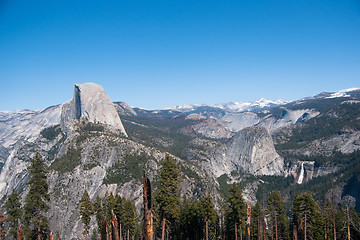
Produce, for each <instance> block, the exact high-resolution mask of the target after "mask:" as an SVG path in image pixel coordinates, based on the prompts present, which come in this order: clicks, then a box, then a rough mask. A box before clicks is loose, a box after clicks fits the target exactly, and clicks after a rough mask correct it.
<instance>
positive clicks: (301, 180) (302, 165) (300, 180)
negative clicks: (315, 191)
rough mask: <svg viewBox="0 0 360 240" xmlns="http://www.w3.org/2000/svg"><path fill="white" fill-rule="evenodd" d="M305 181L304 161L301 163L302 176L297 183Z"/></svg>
mask: <svg viewBox="0 0 360 240" xmlns="http://www.w3.org/2000/svg"><path fill="white" fill-rule="evenodd" d="M303 181H304V163H303V162H302V163H301V170H300V176H299V179H298V181H297V184H302V182H303Z"/></svg>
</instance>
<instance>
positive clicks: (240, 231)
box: [240, 224, 243, 240]
mask: <svg viewBox="0 0 360 240" xmlns="http://www.w3.org/2000/svg"><path fill="white" fill-rule="evenodd" d="M242 237H243V236H242V228H241V224H240V240H242Z"/></svg>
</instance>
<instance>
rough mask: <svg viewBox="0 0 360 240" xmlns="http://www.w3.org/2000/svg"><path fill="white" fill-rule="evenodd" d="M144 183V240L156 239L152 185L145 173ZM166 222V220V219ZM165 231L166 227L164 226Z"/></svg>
mask: <svg viewBox="0 0 360 240" xmlns="http://www.w3.org/2000/svg"><path fill="white" fill-rule="evenodd" d="M143 182H144V192H143V199H144V240H153V239H154V226H153V225H154V224H153V209H152V184H151V182H150V179H149V178H147V177H146V176H145V171H144V172H143ZM164 220H165V219H164ZM164 220H163V221H164ZM163 229H164V226H163Z"/></svg>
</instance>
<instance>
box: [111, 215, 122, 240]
mask: <svg viewBox="0 0 360 240" xmlns="http://www.w3.org/2000/svg"><path fill="white" fill-rule="evenodd" d="M111 224H112V229H113V233H112V236H113V240H120V238H119V228H118V221H117V219H116V216H115V214H114V213H113V212H112V211H111Z"/></svg>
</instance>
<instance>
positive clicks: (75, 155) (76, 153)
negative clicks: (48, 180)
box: [50, 146, 81, 173]
mask: <svg viewBox="0 0 360 240" xmlns="http://www.w3.org/2000/svg"><path fill="white" fill-rule="evenodd" d="M80 161H81V148H74V147H72V146H71V147H69V149H68V151H67V152H66V154H64V155H63V156H62V157H60V158H57V159H55V161H54V162H53V163H52V164H51V166H50V168H51V169H54V170H55V171H58V172H59V173H67V172H71V171H72V170H74V168H75V167H76V166H78V165H80Z"/></svg>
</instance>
